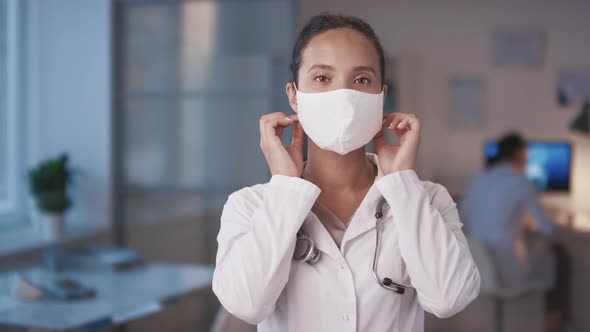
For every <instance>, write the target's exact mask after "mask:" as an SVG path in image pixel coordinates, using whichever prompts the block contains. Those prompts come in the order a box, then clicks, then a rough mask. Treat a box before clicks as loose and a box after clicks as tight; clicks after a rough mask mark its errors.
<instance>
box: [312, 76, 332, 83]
mask: <svg viewBox="0 0 590 332" xmlns="http://www.w3.org/2000/svg"><path fill="white" fill-rule="evenodd" d="M313 79H314V80H315V81H317V82H320V83H324V82H327V81H328V78H327V77H326V76H324V75H318V76H316V77H314V78H313Z"/></svg>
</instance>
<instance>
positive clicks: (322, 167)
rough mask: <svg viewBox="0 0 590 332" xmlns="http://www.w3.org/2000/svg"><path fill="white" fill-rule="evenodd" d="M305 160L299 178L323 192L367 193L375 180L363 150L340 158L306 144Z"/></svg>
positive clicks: (309, 143)
mask: <svg viewBox="0 0 590 332" xmlns="http://www.w3.org/2000/svg"><path fill="white" fill-rule="evenodd" d="M307 156H308V158H307V162H306V164H305V168H304V170H303V175H302V176H303V178H304V179H306V180H308V181H310V182H312V183H314V184H315V185H317V186H318V187H319V188H320V189H321V190H322V192H329V191H332V192H333V191H349V190H353V191H356V190H362V189H366V187H368V186H371V184H372V183H373V181H374V179H375V177H376V176H377V173H376V171H375V170H374V166H373V164H372V163H371V162H370V161H369V160H368V159H367V156H366V153H365V148H364V147H362V148H359V149H356V150H354V151H351V152H349V153H347V154H345V155H340V154H338V153H336V152H332V151H327V150H322V149H320V148H319V147H318V146H317V145H315V144H314V143H313V142H312V141H311V140H309V141H308V149H307Z"/></svg>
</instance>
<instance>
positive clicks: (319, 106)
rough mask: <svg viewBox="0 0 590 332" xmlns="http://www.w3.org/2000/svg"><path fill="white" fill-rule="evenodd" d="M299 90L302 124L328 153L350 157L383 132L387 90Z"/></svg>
mask: <svg viewBox="0 0 590 332" xmlns="http://www.w3.org/2000/svg"><path fill="white" fill-rule="evenodd" d="M293 85H294V86H295V84H293ZM295 90H296V91H297V109H298V113H297V114H298V117H299V122H300V123H301V126H302V127H303V130H304V131H305V133H306V134H307V135H308V136H309V138H311V140H312V141H314V143H315V144H317V146H319V147H320V148H322V149H324V150H330V151H334V152H336V153H339V154H341V155H344V154H347V153H349V152H350V151H353V150H356V149H358V148H360V147H362V146H364V145H365V144H367V143H369V142H370V141H371V139H372V138H373V137H374V136H375V135H376V134H377V133H378V132H379V130H381V129H382V123H383V91H381V92H380V93H377V94H373V93H366V92H361V91H357V90H351V89H339V90H333V91H328V92H316V93H306V92H301V91H298V90H297V87H295Z"/></svg>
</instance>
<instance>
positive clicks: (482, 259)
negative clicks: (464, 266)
mask: <svg viewBox="0 0 590 332" xmlns="http://www.w3.org/2000/svg"><path fill="white" fill-rule="evenodd" d="M467 243H468V244H469V249H470V250H471V255H472V256H473V260H474V261H475V265H477V268H478V270H479V275H480V277H481V289H480V293H482V294H496V293H497V292H498V291H500V290H499V286H500V285H499V283H498V279H497V276H496V268H495V267H494V262H493V260H492V257H491V255H490V254H489V252H488V250H487V248H486V246H485V245H484V244H483V243H482V242H481V241H479V240H476V239H473V238H471V237H467Z"/></svg>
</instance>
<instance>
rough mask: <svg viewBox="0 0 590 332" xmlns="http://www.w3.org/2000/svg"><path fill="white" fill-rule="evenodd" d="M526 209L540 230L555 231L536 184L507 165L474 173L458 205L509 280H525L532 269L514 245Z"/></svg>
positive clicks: (469, 229)
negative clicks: (525, 264)
mask: <svg viewBox="0 0 590 332" xmlns="http://www.w3.org/2000/svg"><path fill="white" fill-rule="evenodd" d="M525 211H528V212H529V213H530V214H531V216H532V217H534V219H535V221H536V222H537V223H538V225H539V232H540V233H543V234H550V233H552V232H553V230H554V226H553V223H552V222H551V221H550V220H549V219H548V218H547V217H546V216H545V214H544V213H543V209H542V207H541V205H540V203H539V201H538V199H537V191H536V188H535V187H534V185H533V183H532V182H531V181H529V180H528V179H527V178H526V177H525V176H524V175H523V174H521V173H519V172H517V171H516V170H514V169H513V168H512V167H511V166H510V165H508V164H499V165H497V166H493V167H491V168H489V169H486V170H485V171H483V172H481V173H480V174H478V175H476V176H474V177H473V179H472V180H471V183H470V185H469V187H468V189H467V191H466V193H465V195H464V197H463V199H462V201H461V202H460V204H459V212H460V215H461V220H462V221H463V223H464V224H465V226H466V228H467V233H468V234H469V235H470V236H471V237H472V238H474V239H476V240H479V241H481V242H482V243H483V244H485V245H486V247H487V248H488V249H489V250H490V251H491V254H492V256H493V257H494V258H495V260H496V265H497V268H498V269H499V273H500V276H501V277H502V279H504V280H503V281H504V282H507V283H513V284H516V283H518V282H519V281H520V282H524V281H525V279H526V278H527V275H528V274H529V272H530V271H526V270H524V269H523V267H522V266H520V264H519V261H518V259H517V257H516V248H515V245H516V240H517V236H519V232H520V230H521V229H522V226H521V224H522V220H523V219H522V216H523V212H525Z"/></svg>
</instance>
